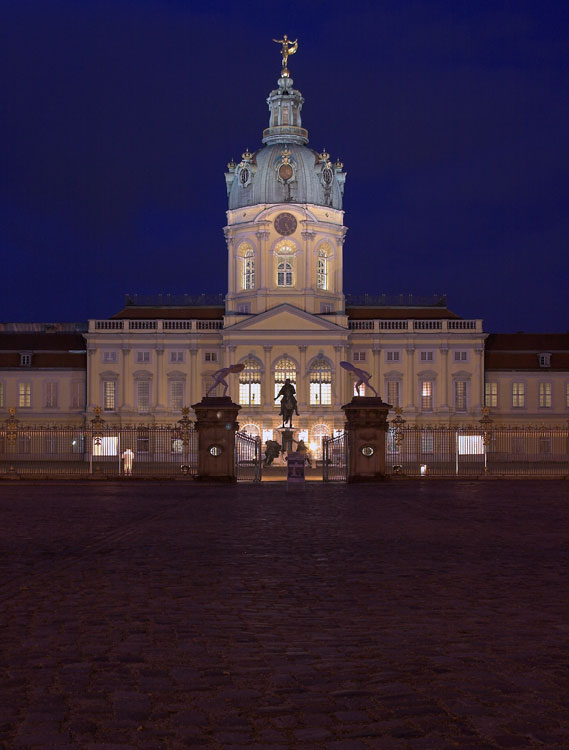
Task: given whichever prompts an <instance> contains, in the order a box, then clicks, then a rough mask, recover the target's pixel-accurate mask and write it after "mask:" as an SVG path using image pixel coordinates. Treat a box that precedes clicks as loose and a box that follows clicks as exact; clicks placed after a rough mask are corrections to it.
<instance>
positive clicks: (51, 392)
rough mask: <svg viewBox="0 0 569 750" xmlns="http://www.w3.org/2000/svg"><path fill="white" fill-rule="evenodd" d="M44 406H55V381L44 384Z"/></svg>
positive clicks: (49, 407)
mask: <svg viewBox="0 0 569 750" xmlns="http://www.w3.org/2000/svg"><path fill="white" fill-rule="evenodd" d="M45 406H46V408H47V409H54V408H55V407H56V406H57V383H46V384H45Z"/></svg>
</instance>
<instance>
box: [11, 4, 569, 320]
mask: <svg viewBox="0 0 569 750" xmlns="http://www.w3.org/2000/svg"><path fill="white" fill-rule="evenodd" d="M0 7H1V10H2V13H1V21H2V22H1V24H0V26H1V32H0V33H1V35H2V38H1V39H0V49H1V53H0V54H1V57H2V60H1V66H2V71H3V73H4V76H3V77H4V84H3V95H2V103H3V107H2V110H3V112H2V116H1V118H0V137H1V143H2V147H3V156H2V163H3V169H2V185H1V195H0V198H1V203H0V205H1V213H2V222H1V224H2V233H1V244H2V259H3V262H2V268H3V271H4V273H3V275H2V301H1V305H0V320H9V321H10V320H86V319H87V318H89V317H105V316H108V315H111V314H113V313H114V312H116V311H117V310H118V309H120V307H121V306H122V304H123V300H124V293H125V292H139V293H152V292H172V293H181V292H189V293H201V292H216V291H222V292H225V291H226V248H225V242H224V239H223V234H222V227H223V226H224V223H225V209H226V193H225V181H224V171H225V167H226V163H227V161H229V159H230V158H231V157H233V158H235V159H238V158H239V157H240V154H241V153H242V151H244V150H245V148H246V147H249V148H250V149H251V150H253V149H255V148H257V147H258V146H260V140H261V132H262V129H263V128H264V127H266V126H267V122H268V111H267V106H266V103H265V99H266V96H267V94H268V92H269V91H270V90H271V89H272V88H274V86H275V83H276V79H277V77H278V74H279V70H280V59H279V54H278V47H277V45H276V44H274V43H273V42H272V41H271V38H272V37H280V36H282V34H284V33H287V34H288V35H289V37H292V38H295V37H298V38H299V43H300V48H299V51H298V53H297V55H295V56H294V57H293V58H291V65H290V68H291V72H292V75H293V78H294V81H295V87H298V88H299V89H300V90H301V91H302V93H303V95H304V97H305V100H306V101H305V105H304V109H303V125H305V126H306V127H307V128H308V129H309V134H310V145H311V146H312V147H313V148H315V149H318V150H321V149H322V147H324V146H325V147H326V149H327V150H328V151H329V152H330V154H331V156H332V157H333V158H334V159H335V158H336V157H337V156H340V157H341V159H342V160H343V162H344V164H345V169H346V170H347V173H348V178H347V183H346V193H345V205H344V207H345V210H346V216H345V222H346V224H347V226H348V227H349V233H348V237H347V240H346V244H345V253H344V286H345V289H346V291H352V292H356V293H359V292H370V293H373V292H386V293H393V294H396V293H401V292H403V293H408V292H413V293H416V294H430V293H442V292H446V293H447V295H448V302H449V306H450V307H451V309H453V310H455V311H456V312H457V313H459V314H461V315H463V316H465V317H481V318H484V320H485V326H486V330H488V331H516V330H526V331H548V330H551V331H565V330H568V329H569V305H568V304H567V298H568V291H569V288H568V287H569V284H568V279H569V252H568V249H569V247H568V245H569V144H568V133H569V91H568V88H569V85H568V84H569V5H568V4H567V2H548V1H547V0H540V1H536V2H528V1H525V0H512V1H511V2H504V1H502V2H497V1H495V2H484V1H483V0H477V2H472V0H464V1H463V0H445V1H443V0H441V1H437V0H429V2H426V0H422V1H421V2H412V1H411V0H386V1H385V2H381V1H380V0H377V2H375V1H374V2H358V0H355V1H354V2H350V3H348V2H345V1H343V2H324V1H323V0H310V2H295V1H292V2H287V3H282V4H277V3H267V2H235V1H233V2H222V1H221V0H209V2H192V1H191V0H155V1H154V2H151V1H150V0H131V1H130V2H129V1H127V0H107V1H106V2H105V0H81V1H80V2H79V1H78V0H17V2H16V0H14V1H13V2H7V0H4V2H3V3H0Z"/></svg>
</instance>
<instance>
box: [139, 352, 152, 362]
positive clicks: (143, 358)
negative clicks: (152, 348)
mask: <svg viewBox="0 0 569 750" xmlns="http://www.w3.org/2000/svg"><path fill="white" fill-rule="evenodd" d="M136 361H137V362H139V363H141V364H142V363H145V364H148V363H149V362H150V352H136Z"/></svg>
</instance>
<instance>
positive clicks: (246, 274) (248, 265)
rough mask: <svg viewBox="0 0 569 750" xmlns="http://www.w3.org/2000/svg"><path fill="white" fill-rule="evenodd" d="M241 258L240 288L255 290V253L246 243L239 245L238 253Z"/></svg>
mask: <svg viewBox="0 0 569 750" xmlns="http://www.w3.org/2000/svg"><path fill="white" fill-rule="evenodd" d="M238 254H239V257H240V258H241V287H242V288H243V289H254V288H255V253H254V251H253V248H252V247H251V245H250V244H249V243H248V242H243V243H242V244H241V245H239V251H238Z"/></svg>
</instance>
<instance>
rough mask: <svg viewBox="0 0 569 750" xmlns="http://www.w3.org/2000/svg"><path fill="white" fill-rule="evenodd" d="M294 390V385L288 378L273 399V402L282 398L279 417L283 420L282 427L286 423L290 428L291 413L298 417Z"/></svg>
mask: <svg viewBox="0 0 569 750" xmlns="http://www.w3.org/2000/svg"><path fill="white" fill-rule="evenodd" d="M295 393H296V390H295V388H294V385H293V384H292V383H291V382H290V378H287V379H286V380H285V382H284V385H283V387H282V388H281V389H280V391H279V392H278V393H277V395H276V396H275V398H274V401H276V400H277V398H279V396H282V397H283V398H282V401H281V411H280V413H281V415H282V418H283V427H284V426H285V422H288V423H289V425H290V426H291V427H292V415H293V413H295V414H296V416H298V404H297V401H296V398H295Z"/></svg>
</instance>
